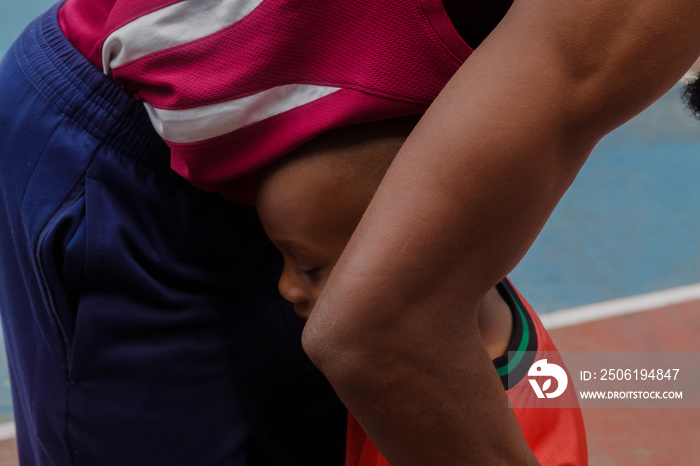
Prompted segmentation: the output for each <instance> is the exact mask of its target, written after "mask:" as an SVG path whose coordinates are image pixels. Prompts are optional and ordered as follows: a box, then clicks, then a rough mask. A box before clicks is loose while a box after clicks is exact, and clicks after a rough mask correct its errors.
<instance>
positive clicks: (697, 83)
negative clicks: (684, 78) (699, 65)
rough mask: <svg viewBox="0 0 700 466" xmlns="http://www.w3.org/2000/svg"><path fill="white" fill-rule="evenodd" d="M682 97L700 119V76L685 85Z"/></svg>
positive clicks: (689, 108)
mask: <svg viewBox="0 0 700 466" xmlns="http://www.w3.org/2000/svg"><path fill="white" fill-rule="evenodd" d="M682 97H683V102H684V103H685V105H686V107H688V110H690V111H691V113H692V114H693V115H694V116H695V118H698V119H700V76H695V78H694V79H692V80H691V81H689V82H688V83H687V84H686V85H685V88H684V89H683V95H682Z"/></svg>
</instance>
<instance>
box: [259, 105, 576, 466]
mask: <svg viewBox="0 0 700 466" xmlns="http://www.w3.org/2000/svg"><path fill="white" fill-rule="evenodd" d="M415 122H416V120H415V118H404V119H396V120H388V121H384V122H381V123H379V124H376V123H375V124H371V125H367V124H365V125H356V126H352V127H347V128H343V129H339V130H333V131H330V132H328V133H326V134H324V135H322V136H320V137H319V138H317V139H316V140H315V141H313V142H311V143H310V144H307V145H306V146H304V147H303V148H301V149H299V150H297V151H296V152H295V153H293V154H291V155H290V156H289V157H285V158H284V159H283V160H282V161H279V162H277V163H275V164H273V165H271V166H270V167H269V168H267V169H266V170H265V171H264V172H263V173H262V176H261V179H260V182H259V185H258V190H257V208H258V213H259V215H260V218H261V220H262V223H263V226H264V228H265V230H266V232H267V234H268V235H269V237H270V239H271V240H272V242H273V243H274V244H275V246H276V247H277V248H278V249H279V250H280V251H281V252H282V255H283V256H284V269H283V272H282V275H281V277H280V280H279V289H280V292H281V294H282V295H283V296H284V297H285V298H286V299H287V300H288V301H290V302H291V303H292V304H293V305H294V308H295V311H296V312H297V313H298V314H299V315H301V316H303V317H306V318H308V317H309V315H310V314H311V312H312V311H313V307H314V305H315V303H316V300H317V298H318V296H319V295H320V293H321V291H322V290H323V287H324V284H325V282H326V279H327V278H328V275H329V273H330V272H331V270H332V268H333V266H334V265H335V263H336V261H337V260H338V258H339V256H340V254H341V253H342V251H343V249H344V247H345V245H346V243H347V241H348V240H349V239H350V236H351V234H352V232H353V231H354V229H355V227H356V226H357V223H358V222H359V220H360V218H361V217H362V214H363V213H364V211H365V209H366V207H367V205H368V204H369V202H370V200H371V198H372V195H373V194H374V191H375V190H376V188H377V186H378V185H379V183H380V181H381V179H382V177H383V175H384V172H385V171H386V169H387V168H388V167H389V164H390V163H391V161H392V159H393V157H394V155H395V154H396V153H397V152H398V150H399V148H400V147H401V145H402V143H403V142H404V140H405V139H406V137H407V136H408V134H409V132H410V131H411V129H412V128H413V126H414V124H415ZM348 141H351V142H348ZM478 325H479V331H480V334H481V338H482V340H483V344H484V346H485V348H486V350H487V351H488V353H489V355H490V357H491V359H493V362H494V365H495V367H496V370H497V371H498V373H499V375H500V377H501V382H502V383H503V387H504V389H506V390H507V391H508V394H509V397H510V398H511V401H512V400H513V399H514V398H513V397H519V396H521V394H525V393H526V392H527V393H529V392H528V391H529V390H531V388H530V386H529V385H528V384H527V382H526V381H525V380H524V376H525V374H526V373H527V369H528V368H529V367H530V366H531V365H532V363H533V362H534V360H535V354H536V351H555V348H554V345H553V344H552V342H551V340H550V339H549V337H548V335H547V333H546V332H545V330H544V328H543V327H542V325H541V323H540V322H539V319H538V318H537V316H536V315H535V314H534V312H533V311H532V309H531V308H530V307H529V305H527V304H526V303H525V302H524V301H523V300H522V298H521V297H520V296H519V294H518V293H517V291H515V289H514V288H513V287H512V285H511V284H510V282H509V281H508V280H507V279H504V280H503V281H502V282H501V283H499V284H498V285H497V286H496V287H495V288H493V289H491V290H490V291H489V292H488V293H487V294H486V296H485V297H484V299H483V301H482V303H481V306H480V308H479V311H478ZM516 350H517V351H523V350H525V351H527V353H526V356H525V357H524V358H523V359H522V360H521V362H520V363H519V364H516V365H515V366H516V367H511V366H512V363H511V364H509V362H510V360H511V358H509V355H508V352H509V351H511V352H512V351H516ZM515 414H516V417H517V418H518V421H519V423H520V426H521V429H522V431H523V434H524V435H525V438H526V440H527V442H528V445H529V446H530V448H531V449H532V451H533V453H534V454H535V456H536V457H537V459H538V460H539V461H540V463H541V464H543V465H554V464H567V465H583V464H587V453H586V442H585V434H584V430H583V422H582V419H581V415H580V411H579V410H578V409H577V408H549V409H548V408H538V409H527V408H516V409H515ZM346 461H347V466H370V465H386V464H388V463H387V462H386V460H384V459H383V458H382V457H381V455H380V454H379V452H378V451H377V450H376V448H375V447H374V446H373V445H372V443H371V442H370V441H369V439H368V438H367V437H366V435H365V434H364V432H363V431H362V429H361V427H360V426H359V424H358V423H357V421H356V420H355V419H354V418H353V417H352V415H350V416H349V420H348V435H347V456H346Z"/></svg>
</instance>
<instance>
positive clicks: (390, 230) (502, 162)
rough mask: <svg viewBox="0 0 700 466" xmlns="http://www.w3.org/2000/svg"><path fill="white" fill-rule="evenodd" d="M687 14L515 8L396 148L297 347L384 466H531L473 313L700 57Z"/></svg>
mask: <svg viewBox="0 0 700 466" xmlns="http://www.w3.org/2000/svg"><path fill="white" fill-rule="evenodd" d="M520 3H522V5H521V4H520ZM660 3H663V4H662V5H659V4H660ZM696 3H697V2H693V1H691V0H688V1H677V0H673V1H669V2H655V1H652V0H635V1H632V0H624V1H611V0H574V1H570V2H555V1H553V0H539V1H537V0H535V1H532V0H528V1H522V2H516V4H515V5H514V7H513V8H512V9H511V12H510V13H509V14H508V15H507V16H506V18H505V19H504V21H503V22H502V23H501V25H499V27H498V28H497V29H496V31H495V32H494V34H492V35H491V36H490V37H489V38H488V39H487V40H486V41H485V42H484V44H483V45H482V47H480V48H479V49H478V50H477V51H476V52H475V53H474V54H473V56H472V57H471V58H470V59H469V60H468V62H467V64H466V65H465V66H463V68H462V69H461V70H460V71H459V72H458V73H457V74H456V75H455V77H454V78H453V79H452V81H451V82H450V83H449V84H448V86H447V87H446V88H445V89H444V91H443V92H442V93H441V95H440V96H439V97H438V98H437V100H436V101H435V102H434V104H433V106H432V107H431V108H430V110H429V111H428V113H427V114H426V115H425V117H424V118H423V120H422V121H421V122H420V124H419V125H418V127H417V128H416V130H415V131H414V133H413V134H412V135H411V137H410V138H409V139H408V141H407V142H406V144H405V145H404V147H403V148H402V150H401V151H400V153H399V155H398V156H397V158H396V160H395V162H394V164H393V165H392V167H391V168H390V170H389V172H388V173H387V176H386V177H385V179H384V181H383V182H382V184H381V186H380V188H379V190H378V191H377V194H376V195H375V198H374V199H373V201H372V204H371V205H370V208H369V209H368V211H367V212H366V214H365V216H364V217H363V219H362V222H361V223H360V226H359V227H358V229H357V230H356V232H355V235H354V236H353V238H352V240H351V241H350V243H349V245H348V247H347V249H346V251H345V252H344V254H343V256H342V258H341V260H340V261H339V262H338V264H337V265H336V268H335V270H334V272H333V274H332V275H331V277H330V279H329V281H328V283H327V286H326V289H325V291H324V293H323V294H322V296H321V299H320V300H319V302H318V303H317V305H316V308H315V310H314V313H313V315H312V317H311V319H310V320H309V322H308V325H307V329H306V331H305V337H304V338H305V341H304V343H305V347H306V348H307V351H308V352H309V354H310V356H311V357H312V359H313V360H314V361H315V362H316V363H317V364H318V365H319V367H320V368H321V369H322V370H323V371H324V372H325V373H326V375H327V376H328V378H329V380H331V382H332V383H333V384H334V387H335V388H336V390H337V391H338V393H339V395H340V396H341V398H342V399H343V400H344V401H345V403H346V404H347V405H348V407H349V408H350V409H351V410H352V411H353V412H354V414H355V415H356V417H357V418H358V420H359V421H360V423H361V424H362V426H363V427H364V428H365V429H366V430H367V432H368V434H369V435H370V437H371V438H372V439H373V440H374V441H375V443H376V444H377V446H378V447H379V449H380V451H382V453H383V454H384V455H385V456H386V457H387V459H388V460H389V461H390V462H391V463H392V464H396V465H411V464H416V465H421V464H441V465H452V464H454V465H457V464H459V465H463V464H521V463H522V464H527V462H529V461H533V458H532V457H531V456H530V454H529V452H528V451H527V447H526V445H525V444H524V440H523V438H522V435H521V434H520V433H519V431H518V428H517V423H516V422H515V419H514V417H513V415H512V413H511V412H510V410H509V409H508V408H507V402H506V399H505V395H504V394H503V392H502V389H501V387H500V384H499V383H498V379H497V377H496V376H495V371H494V370H493V367H492V365H491V361H490V360H489V358H488V356H487V354H486V352H485V351H484V349H483V346H482V344H481V340H480V338H479V337H478V329H477V326H476V309H477V306H478V303H479V302H480V300H481V298H482V297H483V295H484V294H485V293H486V291H487V290H488V289H489V288H490V287H491V286H493V285H494V284H495V283H496V282H497V281H498V280H499V279H501V278H502V277H503V276H504V275H506V274H507V273H508V272H509V271H510V270H511V269H512V268H513V267H514V266H515V265H516V263H517V262H518V261H519V260H520V258H521V257H522V256H523V255H524V253H525V252H526V250H527V249H528V247H529V246H530V245H531V243H532V241H533V240H534V238H535V237H536V235H537V234H538V232H539V231H540V229H541V228H542V226H543V225H544V223H545V222H546V220H547V218H548V216H549V214H550V213H551V211H552V209H553V208H554V206H555V205H556V203H557V202H558V201H559V199H560V198H561V196H562V195H563V193H564V192H565V191H566V189H567V188H568V186H569V185H570V183H571V182H572V180H573V179H574V177H575V176H576V173H577V172H578V170H579V168H580V166H581V165H582V164H583V163H584V161H585V159H586V157H587V156H588V153H589V152H590V150H591V149H592V147H593V146H594V144H595V143H596V142H597V141H598V140H599V139H600V137H602V136H603V135H604V134H606V133H607V132H608V131H610V130H612V129H613V128H615V127H616V126H617V125H619V124H621V123H623V122H624V121H625V120H626V119H628V118H630V117H632V116H633V115H634V114H636V113H638V112H639V111H641V110H642V109H643V108H644V107H646V106H647V105H649V104H650V103H651V102H652V101H653V100H654V99H656V98H657V97H659V96H660V95H661V94H662V93H663V92H665V91H666V90H667V89H668V88H670V87H671V86H672V85H673V84H674V83H675V82H676V81H677V80H678V78H679V77H680V76H682V74H683V72H684V71H685V69H687V68H688V67H689V66H690V65H691V64H692V62H693V60H694V58H696V57H697V56H698V55H700V35H698V34H697V30H698V27H697V26H698V25H700V7H698V6H697V5H695V4H696ZM654 50H661V52H659V53H654ZM518 461H520V463H518Z"/></svg>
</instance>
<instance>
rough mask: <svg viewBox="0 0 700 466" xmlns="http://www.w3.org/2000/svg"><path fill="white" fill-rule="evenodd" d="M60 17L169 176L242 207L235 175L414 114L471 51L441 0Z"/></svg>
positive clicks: (185, 5)
mask: <svg viewBox="0 0 700 466" xmlns="http://www.w3.org/2000/svg"><path fill="white" fill-rule="evenodd" d="M59 21H60V24H61V28H62V30H63V31H64V33H65V34H66V36H67V37H68V39H69V40H70V41H71V42H72V43H73V44H74V45H75V46H76V48H77V49H78V50H79V51H80V52H81V53H82V54H83V55H85V56H86V57H87V58H88V60H90V61H91V62H92V63H93V64H94V65H95V66H97V67H98V68H100V69H102V70H103V71H104V72H105V73H106V74H108V75H110V76H111V77H112V78H113V79H114V81H115V82H116V83H118V84H119V85H120V86H122V87H123V88H124V89H126V90H127V91H129V92H130V93H132V94H133V95H134V96H135V97H136V98H138V99H141V100H142V101H143V102H144V104H145V106H146V109H147V110H148V113H149V115H150V117H151V121H152V122H153V125H154V127H155V128H156V130H157V131H158V132H159V134H160V135H161V136H162V137H163V139H164V140H165V141H166V142H167V143H168V145H169V146H170V148H171V153H172V166H173V168H174V169H175V170H176V171H177V172H178V173H180V174H181V175H182V176H184V177H185V178H187V179H188V180H189V181H190V182H192V183H193V184H194V185H195V186H197V187H199V188H201V189H204V190H207V191H221V192H222V193H224V195H226V196H227V197H228V198H229V199H231V200H235V201H238V202H244V203H250V201H251V197H250V190H249V189H248V188H249V187H250V186H249V183H250V181H251V180H250V179H247V180H246V177H243V175H246V174H249V173H252V172H254V171H255V170H256V169H257V168H259V167H261V166H263V165H265V164H267V163H270V162H272V161H274V160H276V159H278V158H279V157H281V156H283V155H284V154H286V153H288V152H289V151H291V150H293V149H294V148H296V147H298V146H300V145H302V144H303V143H305V142H307V141H309V140H310V139H312V138H313V137H315V136H317V135H318V134H320V133H321V132H324V131H326V130H329V129H332V128H337V127H341V126H346V125H350V124H356V123H363V122H367V121H377V120H381V119H387V118H395V117H400V116H407V115H412V114H417V113H422V112H423V111H425V109H426V108H427V107H428V105H429V104H430V102H432V100H433V99H434V98H435V97H436V96H437V94H438V93H439V92H440V90H441V89H442V87H443V86H444V85H445V84H446V82H447V80H448V79H449V78H450V77H451V76H452V75H453V74H454V72H455V71H456V70H457V69H458V68H459V66H460V65H461V64H462V62H463V61H464V60H465V59H466V58H467V57H468V56H469V55H470V53H471V52H472V49H471V48H470V47H469V46H468V45H467V44H466V43H465V42H464V41H463V40H462V38H461V37H460V36H459V34H458V33H457V31H456V30H455V29H454V27H453V26H452V23H451V22H450V20H449V18H448V16H447V14H446V12H445V10H444V7H443V5H442V2H441V0H361V1H360V0H332V1H329V0H322V1H319V0H198V1H176V0H140V1H136V0H68V1H67V2H66V4H65V5H64V6H63V8H62V9H61V12H60V15H59ZM241 177H243V178H241Z"/></svg>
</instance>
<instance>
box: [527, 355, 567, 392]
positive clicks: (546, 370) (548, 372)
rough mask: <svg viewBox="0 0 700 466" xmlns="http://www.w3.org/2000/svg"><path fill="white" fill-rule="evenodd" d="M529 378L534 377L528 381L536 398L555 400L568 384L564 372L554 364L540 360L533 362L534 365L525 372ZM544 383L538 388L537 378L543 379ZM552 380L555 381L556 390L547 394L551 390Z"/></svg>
mask: <svg viewBox="0 0 700 466" xmlns="http://www.w3.org/2000/svg"><path fill="white" fill-rule="evenodd" d="M527 375H528V376H529V377H536V378H534V379H532V378H531V379H528V380H529V382H530V385H532V389H533V390H534V391H535V395H537V398H544V397H545V396H546V397H547V398H556V397H558V396H559V395H561V394H562V393H564V390H566V386H567V385H568V384H569V378H568V377H567V375H566V371H564V369H562V368H561V367H560V366H557V365H556V364H552V363H548V362H547V360H546V359H540V360H539V361H535V363H534V364H533V365H532V366H531V367H530V370H529V371H528V372H527ZM545 377H546V379H545V380H544V383H543V384H542V385H541V386H540V384H539V381H538V379H537V378H545ZM552 378H555V379H556V380H557V388H556V390H554V391H553V392H548V390H549V389H550V388H552Z"/></svg>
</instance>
